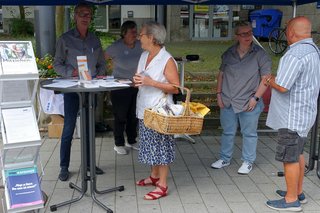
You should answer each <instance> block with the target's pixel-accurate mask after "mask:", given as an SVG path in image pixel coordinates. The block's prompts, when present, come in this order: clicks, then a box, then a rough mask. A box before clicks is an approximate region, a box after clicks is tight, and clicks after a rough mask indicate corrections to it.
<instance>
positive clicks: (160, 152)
mask: <svg viewBox="0 0 320 213" xmlns="http://www.w3.org/2000/svg"><path fill="white" fill-rule="evenodd" d="M139 142H140V144H139V148H140V150H139V156H138V160H139V162H140V163H145V164H148V165H151V166H156V165H168V164H170V163H172V162H173V161H174V159H175V143H174V139H173V135H165V134H161V133H158V132H156V131H154V130H152V129H149V128H148V127H146V126H145V125H144V123H143V120H142V119H139Z"/></svg>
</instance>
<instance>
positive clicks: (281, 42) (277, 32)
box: [269, 28, 288, 54]
mask: <svg viewBox="0 0 320 213" xmlns="http://www.w3.org/2000/svg"><path fill="white" fill-rule="evenodd" d="M287 46H288V44H287V38H286V34H285V30H284V29H282V28H275V29H273V30H272V31H271V32H270V34H269V48H270V50H271V51H272V52H273V53H274V54H281V53H283V52H284V51H285V50H286V49H287Z"/></svg>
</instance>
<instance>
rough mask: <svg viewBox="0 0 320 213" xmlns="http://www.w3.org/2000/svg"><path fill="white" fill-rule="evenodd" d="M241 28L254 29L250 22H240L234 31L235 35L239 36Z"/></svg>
mask: <svg viewBox="0 0 320 213" xmlns="http://www.w3.org/2000/svg"><path fill="white" fill-rule="evenodd" d="M241 27H250V28H251V29H252V25H251V23H250V22H248V21H239V22H238V23H237V24H236V27H235V29H234V33H235V34H238V32H239V29H240V28H241Z"/></svg>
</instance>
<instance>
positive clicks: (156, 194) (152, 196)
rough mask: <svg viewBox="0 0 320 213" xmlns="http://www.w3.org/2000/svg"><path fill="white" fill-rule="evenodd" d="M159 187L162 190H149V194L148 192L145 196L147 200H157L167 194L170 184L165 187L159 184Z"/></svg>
mask: <svg viewBox="0 0 320 213" xmlns="http://www.w3.org/2000/svg"><path fill="white" fill-rule="evenodd" d="M157 188H159V189H160V190H161V191H155V190H157V189H155V190H153V191H151V192H149V193H148V194H146V195H145V196H144V197H143V198H144V199H145V200H157V199H159V198H161V197H165V196H167V194H168V186H166V187H163V186H160V185H159V184H157ZM146 196H148V197H149V198H147V197H146Z"/></svg>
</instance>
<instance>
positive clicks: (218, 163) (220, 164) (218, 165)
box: [211, 159, 230, 169]
mask: <svg viewBox="0 0 320 213" xmlns="http://www.w3.org/2000/svg"><path fill="white" fill-rule="evenodd" d="M229 165H230V162H226V161H224V160H221V159H220V160H217V161H216V162H214V163H213V164H211V167H212V168H214V169H221V168H222V167H225V166H229Z"/></svg>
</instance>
